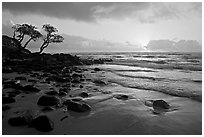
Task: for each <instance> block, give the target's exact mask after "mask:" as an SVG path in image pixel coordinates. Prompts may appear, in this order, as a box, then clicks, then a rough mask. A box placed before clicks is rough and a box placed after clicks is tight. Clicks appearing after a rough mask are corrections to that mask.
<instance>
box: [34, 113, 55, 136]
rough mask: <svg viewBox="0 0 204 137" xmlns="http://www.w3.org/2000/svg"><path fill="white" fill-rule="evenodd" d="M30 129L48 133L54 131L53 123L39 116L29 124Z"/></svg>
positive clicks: (44, 116) (43, 116)
mask: <svg viewBox="0 0 204 137" xmlns="http://www.w3.org/2000/svg"><path fill="white" fill-rule="evenodd" d="M30 127H34V128H35V129H37V130H39V131H42V132H49V131H51V130H53V129H54V123H53V122H52V121H51V120H50V119H49V118H48V117H47V116H46V115H41V116H38V117H37V118H35V119H34V120H33V121H32V122H31V124H30Z"/></svg>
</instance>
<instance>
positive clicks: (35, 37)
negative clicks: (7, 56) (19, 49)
mask: <svg viewBox="0 0 204 137" xmlns="http://www.w3.org/2000/svg"><path fill="white" fill-rule="evenodd" d="M28 35H29V37H30V38H29V39H28V40H27V42H26V43H25V44H24V46H23V48H26V46H27V45H28V43H29V42H30V41H31V40H33V41H36V40H38V39H39V38H40V37H42V34H41V33H40V32H39V31H38V30H35V29H33V30H31V31H30V33H29V34H28Z"/></svg>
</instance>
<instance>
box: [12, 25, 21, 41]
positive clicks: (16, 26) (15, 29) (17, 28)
mask: <svg viewBox="0 0 204 137" xmlns="http://www.w3.org/2000/svg"><path fill="white" fill-rule="evenodd" d="M20 27H21V25H20V24H15V25H13V26H12V29H14V31H13V38H16V33H18V31H19V28H20Z"/></svg>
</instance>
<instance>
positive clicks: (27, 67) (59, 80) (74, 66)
mask: <svg viewBox="0 0 204 137" xmlns="http://www.w3.org/2000/svg"><path fill="white" fill-rule="evenodd" d="M18 47H19V45H18V43H17V42H16V43H15V39H13V38H10V37H7V36H3V57H2V72H3V79H2V88H3V90H2V96H3V97H2V104H3V106H2V109H3V119H4V116H5V114H6V113H7V111H9V110H10V109H12V107H11V105H10V104H13V103H16V102H18V99H16V98H19V97H21V98H25V94H31V95H32V94H38V93H40V92H42V93H43V94H42V95H41V96H40V97H39V98H38V99H37V100H36V101H37V105H38V106H39V108H40V109H41V110H40V112H39V111H35V112H34V111H33V110H32V109H26V110H23V111H21V112H20V113H17V114H14V115H12V116H11V117H9V118H8V124H9V125H11V126H25V125H27V126H28V127H34V128H36V129H37V130H39V131H45V132H47V131H51V130H53V125H54V124H53V122H52V121H51V120H50V119H49V118H48V117H47V116H46V115H45V114H44V113H45V112H49V111H53V110H56V109H60V108H63V107H65V109H67V110H72V111H75V112H79V113H82V112H87V111H90V110H91V107H90V106H89V105H88V104H87V103H85V102H84V101H83V100H82V99H81V98H86V97H88V96H89V95H88V93H86V92H82V93H79V94H78V95H72V94H69V92H70V91H71V89H72V87H75V88H76V87H78V88H80V89H81V88H83V85H81V83H82V82H84V81H89V80H90V79H87V78H86V77H85V75H84V72H85V71H88V70H87V69H84V68H83V65H92V64H103V63H104V62H106V61H111V60H107V59H80V58H79V57H77V56H72V55H70V54H63V53H60V54H46V53H43V54H39V53H31V52H29V51H28V50H26V49H20V50H19V49H18ZM95 71H99V70H98V69H97V68H96V70H95ZM5 75H7V77H5ZM22 83H23V84H22ZM39 83H41V84H49V85H50V86H49V88H48V89H45V88H44V90H46V92H44V91H42V90H41V89H39V88H38V86H37V85H38V84H39ZM99 84H100V83H99ZM56 88H58V90H56ZM65 96H69V97H71V98H70V99H64V98H63V97H65ZM75 96H76V98H75ZM78 97H81V98H78ZM36 101H35V102H36ZM25 103H26V102H25ZM36 113H38V114H36ZM62 120H63V119H62Z"/></svg>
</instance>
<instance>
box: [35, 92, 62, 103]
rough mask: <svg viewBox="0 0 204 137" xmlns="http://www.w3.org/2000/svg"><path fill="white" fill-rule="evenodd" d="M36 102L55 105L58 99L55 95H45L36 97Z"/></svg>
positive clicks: (58, 101)
mask: <svg viewBox="0 0 204 137" xmlns="http://www.w3.org/2000/svg"><path fill="white" fill-rule="evenodd" d="M37 104H38V105H40V106H55V105H58V104H60V99H59V98H58V97H56V96H49V95H45V96H41V97H40V98H39V99H38V102H37Z"/></svg>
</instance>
